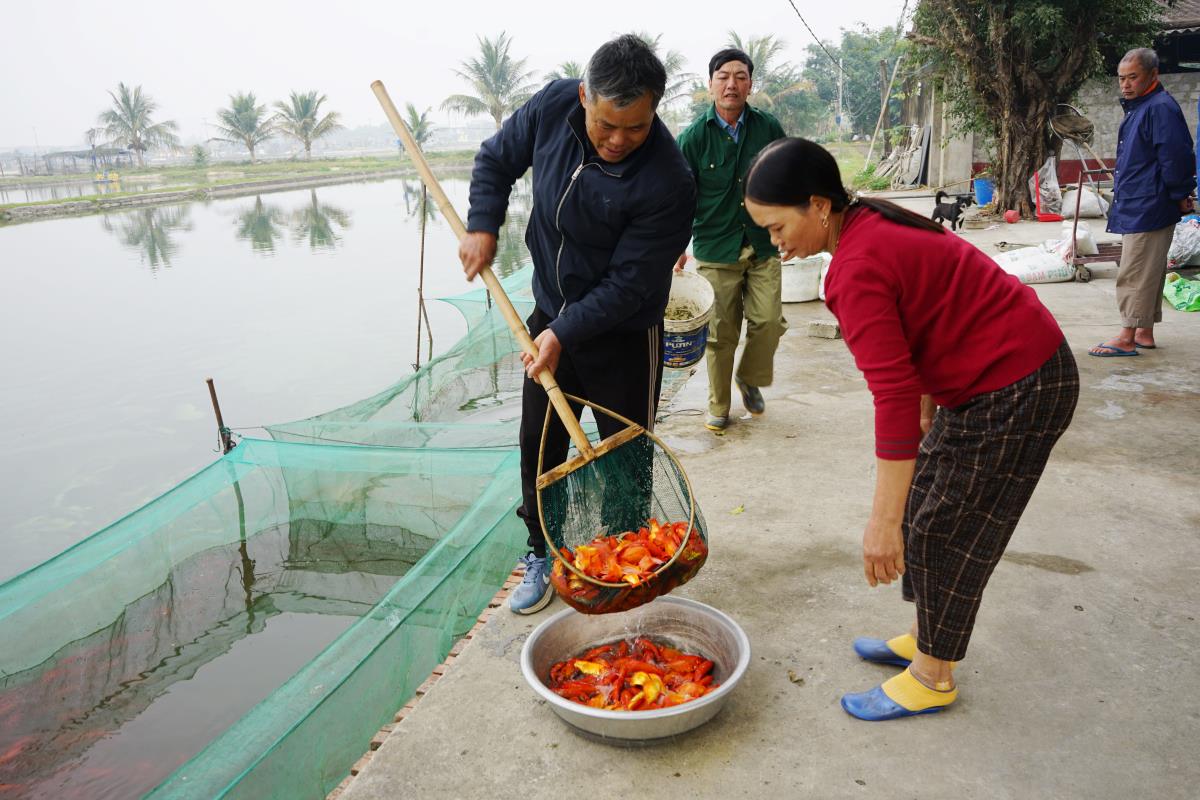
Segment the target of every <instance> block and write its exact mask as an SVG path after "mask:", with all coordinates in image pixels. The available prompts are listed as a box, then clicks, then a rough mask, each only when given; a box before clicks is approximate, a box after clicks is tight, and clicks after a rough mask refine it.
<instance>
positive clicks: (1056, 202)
mask: <svg viewBox="0 0 1200 800" xmlns="http://www.w3.org/2000/svg"><path fill="white" fill-rule="evenodd" d="M1039 191H1040V192H1041V195H1042V201H1041V203H1038V192H1039ZM1029 199H1030V201H1031V202H1032V203H1033V205H1034V208H1036V209H1038V211H1039V212H1040V213H1042V214H1061V213H1063V210H1062V208H1063V196H1062V190H1061V189H1059V186H1058V166H1057V165H1056V163H1055V161H1054V156H1050V157H1049V158H1047V159H1046V163H1045V164H1043V165H1042V168H1041V169H1039V170H1038V171H1037V174H1036V175H1034V177H1032V178H1030V179H1029Z"/></svg>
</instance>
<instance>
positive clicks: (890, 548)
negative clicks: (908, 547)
mask: <svg viewBox="0 0 1200 800" xmlns="http://www.w3.org/2000/svg"><path fill="white" fill-rule="evenodd" d="M863 572H864V573H865V574H866V576H867V583H868V584H870V585H871V586H877V585H879V584H881V583H883V584H889V583H891V582H892V581H894V580H898V579H899V578H900V576H901V575H903V574H904V534H903V532H902V531H901V528H900V523H899V522H883V521H880V520H876V519H875V517H874V516H872V517H871V519H870V520H869V521H868V522H867V529H866V530H865V531H864V532H863Z"/></svg>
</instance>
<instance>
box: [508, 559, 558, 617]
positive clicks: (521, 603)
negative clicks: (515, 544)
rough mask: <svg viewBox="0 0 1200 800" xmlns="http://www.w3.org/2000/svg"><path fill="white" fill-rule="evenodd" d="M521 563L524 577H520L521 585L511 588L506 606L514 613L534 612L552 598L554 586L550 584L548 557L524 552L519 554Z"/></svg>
mask: <svg viewBox="0 0 1200 800" xmlns="http://www.w3.org/2000/svg"><path fill="white" fill-rule="evenodd" d="M521 563H522V564H524V565H525V577H524V578H522V579H521V585H520V586H518V587H517V588H515V589H513V593H512V596H511V597H509V598H508V607H509V609H510V610H511V611H512V612H513V613H514V614H536V613H537V612H539V611H541V610H542V609H543V608H545V607H546V606H548V605H549V604H550V601H551V600H552V599H553V598H554V587H553V586H551V585H550V559H549V558H538V557H537V556H535V555H534V554H533V553H526V554H525V555H523V556H521Z"/></svg>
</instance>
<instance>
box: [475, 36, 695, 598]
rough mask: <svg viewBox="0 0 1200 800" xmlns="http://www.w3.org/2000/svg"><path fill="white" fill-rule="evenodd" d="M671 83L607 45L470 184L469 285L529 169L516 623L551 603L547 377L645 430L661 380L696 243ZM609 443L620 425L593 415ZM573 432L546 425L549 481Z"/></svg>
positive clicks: (521, 115)
mask: <svg viewBox="0 0 1200 800" xmlns="http://www.w3.org/2000/svg"><path fill="white" fill-rule="evenodd" d="M666 77H667V76H666V71H665V69H664V68H663V65H662V63H661V62H660V61H659V60H658V58H657V57H656V56H655V55H654V52H653V51H652V50H651V49H650V48H649V47H648V46H647V45H646V44H645V43H644V42H643V41H642V40H641V39H639V38H638V37H636V36H633V35H625V36H621V37H618V38H617V39H614V40H613V41H610V42H608V43H606V44H604V45H603V46H601V47H600V49H599V50H597V51H596V52H595V54H594V55H593V56H592V58H591V60H590V61H589V62H588V65H587V69H586V71H585V77H584V79H583V81H582V82H581V81H578V80H572V79H566V80H558V81H553V82H551V83H550V84H548V85H547V86H546V87H545V88H543V89H542V90H541V91H540V92H538V93H537V94H535V95H534V96H533V97H532V98H531V99H530V100H529V101H528V102H527V103H525V104H524V105H523V106H522V107H521V108H519V109H517V111H516V112H515V113H514V114H513V115H512V116H511V117H510V118H509V119H508V120H506V121H505V123H504V125H503V127H502V128H501V129H500V131H499V132H498V133H497V134H496V135H495V136H493V137H492V138H491V139H488V140H487V141H486V142H484V143H483V145H482V146H481V147H480V150H479V154H478V155H477V156H476V157H475V168H474V171H473V172H472V174H471V190H470V197H471V209H470V212H469V213H468V215H467V229H468V231H469V233H468V234H467V236H466V238H464V239H463V242H462V244H461V246H460V247H459V258H460V259H461V261H462V264H463V271H464V272H465V273H466V275H467V279H468V280H471V279H473V278H474V277H475V275H477V274H478V273H479V271H480V270H481V269H482V268H483V267H484V266H485V265H488V264H490V263H491V262H492V259H493V258H494V257H495V254H496V236H497V233H498V232H499V229H500V226H501V224H502V223H503V222H504V215H505V211H506V209H507V207H508V197H509V193H510V192H511V190H512V187H513V184H514V183H515V182H516V181H517V179H518V178H520V177H521V175H523V174H524V173H525V171H526V170H527V169H529V168H530V167H532V168H533V210H532V212H531V214H530V220H529V227H528V228H527V229H526V232H525V243H526V244H527V245H528V247H529V252H530V254H531V255H532V256H533V268H534V273H533V295H534V299H535V301H536V308H535V309H534V311H533V314H532V315H530V317H529V319H528V320H527V323H528V325H529V333H530V335H531V336H533V338H534V342H535V343H536V344H537V346H538V352H539V355H538V358H537V359H536V360H534V359H533V358H531V357H529V356H528V355H524V354H523V355H522V358H523V360H524V362H525V368H526V378H525V384H524V387H523V398H522V416H521V433H520V446H521V485H522V506H521V508H520V509H518V511H517V513H518V515H520V516H521V518H522V519H524V520H525V524H526V526H527V527H528V529H529V547H530V551H531V552H530V553H529V554H528V555H526V556H525V557H524V559H523V560H524V562H525V578H524V580H523V581H522V583H521V586H520V587H518V588H517V589H516V590H514V592H513V594H512V597H511V599H510V602H509V607H510V608H511V609H512V610H513V611H515V612H517V613H521V614H532V613H534V612H536V611H539V610H541V609H542V608H544V607H545V606H546V605H547V604H548V603H549V602H550V599H551V597H552V596H553V591H552V589H551V587H550V582H549V565H548V563H547V559H546V544H545V540H544V538H543V536H542V532H541V525H540V523H539V521H538V513H537V496H536V481H537V474H536V473H537V463H538V450H539V445H540V443H541V433H542V421H543V419H544V417H545V413H546V406H547V403H548V401H547V397H546V392H545V390H544V389H542V388H541V387H540V386H539V385H538V384H537V383H535V382H534V381H533V380H532V377H533V376H534V375H536V374H538V373H539V372H541V370H542V369H543V368H546V369H549V370H550V371H551V372H553V373H554V376H555V380H556V381H557V382H558V384H559V386H561V387H562V390H563V391H564V392H566V393H568V394H574V395H577V396H580V397H583V398H585V399H587V400H589V401H591V402H594V403H596V404H598V405H601V406H604V407H605V408H608V409H611V410H612V411H615V412H616V413H618V414H621V415H623V416H625V417H628V418H629V419H631V420H633V421H634V422H636V423H638V424H639V425H643V426H645V427H646V428H647V429H650V428H652V427H653V424H654V415H655V412H656V411H657V408H658V394H659V389H660V386H661V382H662V330H663V312H664V310H665V309H666V304H667V295H668V294H669V292H670V287H671V275H672V267H673V265H674V263H675V259H676V257H677V256H678V255H679V254H680V253H681V252H683V249H684V248H685V247H686V246H687V243H688V240H689V239H690V238H691V232H692V215H693V212H694V211H695V205H696V192H695V186H694V183H693V181H692V175H691V172H690V171H689V169H688V166H687V163H686V162H685V161H684V160H683V156H682V155H681V154H680V152H679V148H678V147H677V146H676V144H675V139H674V137H673V136H671V133H670V131H668V130H667V127H666V126H665V125H664V124H663V123H662V121H661V120H660V119H659V118H658V115H657V113H656V109H657V107H658V103H659V101H660V100H661V99H662V96H663V92H664V91H665V89H666ZM597 417H598V419H597V427H598V428H599V433H600V435H601V436H608V435H610V434H612V433H615V432H616V431H617V430H619V428H620V427H621V426H619V425H618V424H616V423H614V422H613V421H611V420H609V419H608V418H607V417H605V416H604V415H597ZM567 442H568V439H567V435H566V430H565V429H564V428H563V427H562V425H561V424H560V423H557V422H554V423H552V424H551V426H550V430H549V432H548V436H547V442H546V446H545V453H544V462H543V469H544V470H545V469H550V468H551V467H553V466H555V465H557V464H558V463H560V462H562V461H563V460H564V458H565V457H566V452H567Z"/></svg>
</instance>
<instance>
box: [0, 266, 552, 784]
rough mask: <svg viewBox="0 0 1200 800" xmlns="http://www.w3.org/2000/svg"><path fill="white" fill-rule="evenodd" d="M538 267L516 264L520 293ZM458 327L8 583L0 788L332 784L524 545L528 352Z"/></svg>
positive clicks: (0, 674)
mask: <svg viewBox="0 0 1200 800" xmlns="http://www.w3.org/2000/svg"><path fill="white" fill-rule="evenodd" d="M528 282H529V278H528V273H524V274H522V273H518V274H517V275H514V276H512V277H511V278H510V279H508V283H509V284H510V287H511V288H513V289H514V291H513V294H514V295H516V296H517V297H518V302H519V303H521V304H523V305H525V307H526V309H528V308H529V307H530V301H529V300H528V299H527V297H528V294H527V291H526V292H525V293H524V294H525V297H526V299H525V300H521V299H520V296H521V294H522V292H520V291H517V290H516V288H517V287H520V286H525V287H527V286H528ZM452 302H454V303H455V305H456V306H458V307H459V308H460V309H461V310H462V311H463V314H464V316H465V317H466V318H467V320H468V323H469V330H468V333H467V335H466V336H465V337H464V338H463V339H462V340H461V341H460V342H458V343H457V344H456V345H455V346H454V347H453V348H451V349H450V350H449V351H448V352H447V353H445V354H444V355H442V356H440V357H438V358H437V359H435V360H433V361H432V362H430V363H429V364H426V365H425V366H423V367H422V368H421V369H420V370H419V371H417V372H415V373H414V374H413V375H411V376H410V377H408V378H406V379H405V380H403V381H401V382H399V383H397V384H396V385H395V386H392V387H390V388H388V389H387V390H386V391H384V392H381V393H379V394H378V395H376V396H374V397H370V398H367V399H365V400H363V401H361V402H359V403H356V404H354V405H351V406H348V407H346V408H343V409H338V410H336V411H332V412H329V413H327V414H322V415H319V416H317V417H313V418H311V419H306V420H301V421H298V422H292V423H286V424H281V425H274V426H270V427H269V428H268V431H269V432H270V434H271V437H272V440H264V439H245V440H243V441H242V442H241V443H240V444H239V445H238V446H237V447H236V448H235V449H234V450H233V451H232V452H230V453H229V454H227V455H225V456H223V457H221V458H220V459H218V460H217V461H216V462H214V463H213V464H211V465H209V466H208V467H206V468H205V469H203V470H201V471H200V472H198V473H197V474H195V475H193V476H192V477H191V478H189V479H188V480H186V481H184V482H183V483H181V484H179V485H178V486H176V487H174V488H173V489H172V490H170V491H169V492H167V493H166V494H164V495H162V496H161V497H159V498H157V499H155V500H154V501H152V502H150V503H148V504H147V505H145V506H144V507H142V508H140V509H138V510H137V511H135V512H133V513H131V514H130V515H128V516H127V517H125V518H123V519H121V520H119V521H117V522H116V523H114V524H113V525H111V526H109V527H107V528H105V529H104V530H102V531H100V532H98V533H96V534H94V535H92V536H91V537H89V538H88V539H86V540H84V541H82V542H80V543H79V544H77V545H76V546H74V547H72V548H71V549H69V550H67V551H65V552H63V553H61V554H60V555H58V556H56V557H55V558H53V559H51V560H50V561H47V562H46V563H44V564H42V565H40V566H38V567H35V568H33V569H31V570H29V571H28V572H25V573H24V574H22V575H19V576H17V577H15V578H13V579H11V580H9V581H7V582H5V583H3V584H0V642H3V643H4V644H3V646H2V647H0V789H2V791H0V793H4V794H5V796H6V797H7V796H12V797H27V796H28V797H41V796H52V797H56V798H68V797H81V798H82V797H86V798H105V797H113V798H116V797H121V798H124V797H138V796H142V795H146V794H149V795H150V796H151V797H155V798H193V797H195V798H210V797H247V798H267V797H278V798H321V797H324V795H325V794H326V793H328V792H329V791H330V790H331V789H333V788H334V787H335V786H336V785H337V784H338V783H339V782H340V781H341V780H342V779H343V778H344V777H345V776H346V774H347V773H348V770H349V768H350V766H351V765H352V764H353V763H354V761H355V760H357V759H358V758H359V757H360V756H361V755H362V754H363V753H364V752H365V751H366V750H367V748H368V743H369V741H370V738H371V737H372V735H373V734H374V733H375V732H376V731H377V730H378V729H379V727H380V726H381V725H383V724H385V723H387V722H389V721H391V719H392V716H393V714H394V712H395V710H396V709H397V708H398V707H399V706H401V705H403V703H404V702H405V701H406V700H407V699H408V698H409V697H410V696H411V695H412V693H413V692H414V690H415V689H416V687H417V686H418V685H420V683H421V682H422V681H424V680H425V679H426V678H427V677H428V675H429V673H430V671H431V670H432V669H433V668H434V667H435V666H436V665H437V664H438V663H439V662H441V661H442V660H443V659H444V658H445V656H446V653H447V652H448V651H449V649H450V647H451V645H452V644H453V642H454V640H455V639H456V638H457V637H459V636H461V635H462V634H464V633H465V632H466V631H468V630H469V629H470V628H471V626H472V625H473V623H474V621H475V619H476V617H477V616H478V614H479V613H480V611H481V610H482V609H483V608H484V607H485V606H486V604H487V601H488V600H489V599H490V598H491V597H492V596H493V595H494V593H495V591H496V590H497V588H498V587H499V586H500V585H501V584H502V583H503V581H504V578H505V577H506V576H507V575H508V573H509V571H510V570H511V568H512V566H513V564H514V562H515V559H516V557H517V556H518V555H519V554H520V553H521V552H522V550H523V547H524V541H525V536H526V532H525V527H524V525H523V524H521V522H520V521H519V520H518V519H517V518H516V516H515V515H514V514H513V511H514V509H515V507H516V505H517V503H518V502H519V499H520V485H519V470H518V461H519V454H518V453H517V451H516V440H517V436H516V432H517V427H518V425H519V416H520V388H521V366H520V360H519V358H518V356H517V348H516V345H515V343H514V342H513V340H512V337H511V335H510V334H509V332H508V331H507V328H506V327H505V326H504V323H503V321H502V320H501V319H500V317H499V315H498V314H495V313H494V312H493V311H492V310H490V309H489V306H488V303H487V302H486V298H485V296H484V294H483V292H482V291H480V292H476V293H471V294H468V295H463V296H461V297H458V298H454V299H453V300H452Z"/></svg>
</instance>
